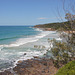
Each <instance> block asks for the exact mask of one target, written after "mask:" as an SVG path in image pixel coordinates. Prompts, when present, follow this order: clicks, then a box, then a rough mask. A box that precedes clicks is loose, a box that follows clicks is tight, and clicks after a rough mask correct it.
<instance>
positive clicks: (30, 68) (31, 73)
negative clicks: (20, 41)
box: [0, 58, 58, 75]
mask: <svg viewBox="0 0 75 75" xmlns="http://www.w3.org/2000/svg"><path fill="white" fill-rule="evenodd" d="M57 70H58V69H57V68H56V67H54V64H53V60H51V59H47V58H34V59H28V60H23V61H18V64H17V66H16V67H14V68H13V69H9V70H5V71H4V72H1V73H0V75H54V74H55V73H56V72H57Z"/></svg>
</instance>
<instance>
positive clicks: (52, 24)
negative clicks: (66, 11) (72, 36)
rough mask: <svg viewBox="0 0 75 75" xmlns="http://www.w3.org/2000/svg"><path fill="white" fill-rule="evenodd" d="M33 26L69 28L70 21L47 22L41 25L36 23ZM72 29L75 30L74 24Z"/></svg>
mask: <svg viewBox="0 0 75 75" xmlns="http://www.w3.org/2000/svg"><path fill="white" fill-rule="evenodd" d="M34 27H38V28H52V29H54V30H59V29H61V28H63V29H64V30H70V22H69V21H67V22H61V23H59V22H57V23H48V24H42V25H36V26H34ZM66 27H68V29H67V28H66ZM74 30H75V26H74Z"/></svg>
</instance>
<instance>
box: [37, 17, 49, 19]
mask: <svg viewBox="0 0 75 75" xmlns="http://www.w3.org/2000/svg"><path fill="white" fill-rule="evenodd" d="M37 19H38V20H42V19H48V18H44V17H40V18H37Z"/></svg>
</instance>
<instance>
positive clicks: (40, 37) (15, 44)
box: [0, 26, 59, 70]
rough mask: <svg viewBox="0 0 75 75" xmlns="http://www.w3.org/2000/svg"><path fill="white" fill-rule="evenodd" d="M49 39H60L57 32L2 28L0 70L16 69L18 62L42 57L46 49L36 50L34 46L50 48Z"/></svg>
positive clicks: (27, 27) (0, 36)
mask: <svg viewBox="0 0 75 75" xmlns="http://www.w3.org/2000/svg"><path fill="white" fill-rule="evenodd" d="M48 38H50V39H53V38H56V39H58V38H59V37H58V34H57V33H56V32H55V31H42V30H39V29H38V28H36V29H35V28H32V27H30V26H0V70H4V69H7V68H10V67H14V66H15V65H16V63H17V61H18V60H27V59H30V58H33V56H42V55H43V54H44V53H46V49H38V48H34V45H44V46H45V47H46V48H48V47H49V44H48V42H47V39H48ZM24 53H26V55H24Z"/></svg>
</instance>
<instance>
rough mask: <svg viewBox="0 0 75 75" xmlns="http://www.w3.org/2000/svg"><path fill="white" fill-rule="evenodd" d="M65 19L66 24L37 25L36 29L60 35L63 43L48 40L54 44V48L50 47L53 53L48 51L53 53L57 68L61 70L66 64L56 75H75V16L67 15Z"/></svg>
mask: <svg viewBox="0 0 75 75" xmlns="http://www.w3.org/2000/svg"><path fill="white" fill-rule="evenodd" d="M65 19H66V20H67V21H66V22H61V23H49V24H43V25H36V26H34V27H35V28H51V29H53V30H56V31H58V33H60V37H61V38H62V41H57V40H55V39H53V40H50V39H48V42H49V43H52V44H53V47H52V48H51V47H50V49H51V51H49V50H50V49H48V50H47V51H48V52H50V53H52V57H51V59H53V63H54V66H55V67H57V68H61V67H62V66H63V65H65V64H66V65H65V66H64V67H62V68H61V69H59V71H58V73H57V74H56V75H75V61H74V60H75V15H74V14H72V13H66V14H65ZM48 52H47V53H48ZM45 55H46V54H45ZM70 61H71V62H70ZM67 63H68V64H67Z"/></svg>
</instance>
